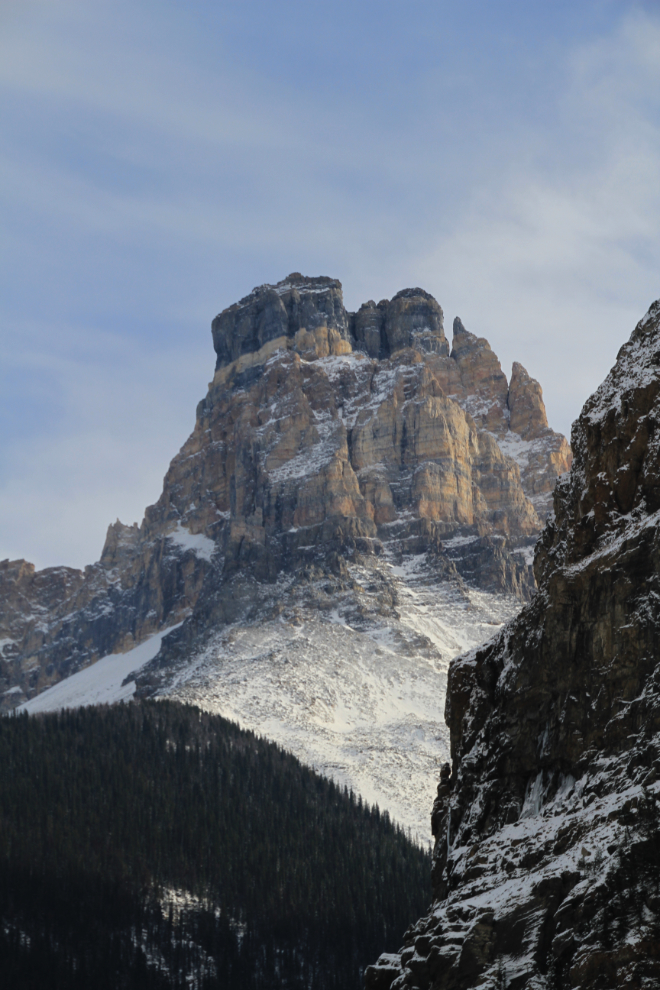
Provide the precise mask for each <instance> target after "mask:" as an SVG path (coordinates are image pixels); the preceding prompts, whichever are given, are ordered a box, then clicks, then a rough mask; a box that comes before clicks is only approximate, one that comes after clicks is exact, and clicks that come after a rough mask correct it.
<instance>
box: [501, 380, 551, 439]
mask: <svg viewBox="0 0 660 990" xmlns="http://www.w3.org/2000/svg"><path fill="white" fill-rule="evenodd" d="M507 405H508V407H509V427H510V429H511V432H512V433H517V434H518V436H521V437H522V438H523V440H533V439H534V438H535V437H539V436H542V434H543V432H544V431H545V430H547V429H548V417H547V416H546V412H545V405H544V403H543V390H542V389H541V386H540V385H539V383H538V382H537V381H536V379H534V378H532V377H531V375H529V374H528V373H527V372H526V371H525V369H524V368H523V366H522V364H519V363H518V362H517V361H514V362H513V369H512V372H511V382H510V384H509V394H508V397H507Z"/></svg>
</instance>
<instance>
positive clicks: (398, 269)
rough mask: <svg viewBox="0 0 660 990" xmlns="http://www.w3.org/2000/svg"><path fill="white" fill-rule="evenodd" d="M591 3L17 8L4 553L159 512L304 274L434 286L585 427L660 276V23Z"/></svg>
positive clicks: (351, 283)
mask: <svg viewBox="0 0 660 990" xmlns="http://www.w3.org/2000/svg"><path fill="white" fill-rule="evenodd" d="M587 6H588V7H589V13H590V18H588V17H587V16H586V14H585V16H584V17H582V18H581V17H580V16H579V12H576V11H575V9H574V8H569V7H568V6H566V7H564V6H563V5H558V6H557V7H556V8H553V9H552V10H550V9H548V10H547V11H543V12H540V13H539V12H537V14H536V15H535V14H534V13H533V12H532V11H530V8H529V7H528V6H527V5H522V4H518V3H517V2H514V0H512V2H510V3H507V4H503V5H498V11H497V13H496V12H494V11H493V5H491V4H488V3H486V2H485V0H482V2H480V0H470V2H468V3H465V4H463V5H458V4H451V3H444V4H437V3H429V2H426V0H420V2H416V3H414V4H410V3H407V4H403V3H398V2H394V0H392V2H389V0H388V2H383V3H373V2H371V0H369V2H365V4H364V5H361V6H360V7H359V8H356V7H354V6H353V7H350V6H349V5H348V4H347V3H344V2H343V0H342V2H339V3H336V4H333V5H325V4H319V5H317V6H315V7H314V8H312V7H310V5H304V4H302V3H298V2H294V0H291V2H289V0H287V2H284V3H283V4H282V5H278V8H277V16H276V12H275V8H274V5H272V4H266V3H262V2H261V0H250V2H248V3H246V4H243V5H240V9H239V8H238V6H237V5H233V4H222V3H221V4H209V3H206V2H203V0H195V2H193V3H191V4H188V5H185V7H183V6H182V5H179V4H175V3H170V2H168V0H163V2H162V3H161V4H159V5H156V4H154V3H152V2H151V0H140V2H138V3H131V4H129V3H124V2H122V0H118V2H115V3H113V4H110V3H105V2H99V3H97V4H93V5H90V4H87V3H82V2H67V0H61V2H58V3H57V4H53V3H51V2H39V0H26V2H25V3H24V4H6V5H5V6H4V7H3V9H2V12H0V29H1V30H0V99H1V100H2V104H3V111H4V114H3V119H4V120H5V121H6V125H5V128H4V135H3V136H4V141H3V148H2V151H1V152H0V187H1V188H2V189H3V190H5V195H4V199H3V202H2V208H3V213H4V217H5V222H4V223H3V228H4V233H3V235H1V236H2V240H1V241H0V250H2V261H3V265H2V268H3V275H2V276H0V277H1V278H2V280H3V285H4V288H3V293H2V299H3V302H2V304H1V309H0V316H1V317H2V341H1V346H2V348H3V354H4V355H5V357H4V360H3V376H4V377H3V383H2V391H1V394H0V412H1V415H2V420H1V425H2V426H3V431H2V437H3V441H2V449H1V450H0V467H1V469H2V479H1V481H0V557H2V556H7V555H9V556H17V555H21V556H27V557H28V558H32V559H36V560H37V561H38V562H39V563H40V564H46V563H57V562H62V563H63V562H66V563H75V564H77V565H82V564H84V563H87V562H90V561H91V560H92V559H95V558H97V557H98V555H99V552H100V547H101V544H102V541H103V536H104V533H105V528H106V526H107V524H108V523H109V522H110V521H112V520H113V519H114V518H115V517H116V516H117V515H119V516H121V517H125V519H127V520H128V521H133V520H134V519H138V518H141V515H142V512H143V509H144V507H145V505H146V504H147V503H148V502H150V501H153V500H154V499H155V498H156V497H157V495H158V490H159V485H160V479H161V478H162V476H163V474H164V472H165V469H166V467H167V463H168V461H169V459H170V458H171V457H172V456H173V455H174V454H175V453H176V450H177V449H178V446H179V445H180V443H181V441H182V440H183V438H184V437H185V435H186V433H187V432H188V431H189V429H190V428H191V426H192V421H191V420H192V416H193V413H194V405H195V402H196V401H197V400H198V399H199V398H201V397H202V395H203V392H204V390H205V387H206V382H207V381H208V379H209V377H210V375H211V372H212V367H213V353H212V348H211V341H210V333H209V323H210V320H211V319H212V317H213V316H214V315H215V313H216V312H218V311H219V310H220V309H221V308H223V307H224V306H226V305H229V304H230V303H231V302H233V301H235V300H236V299H237V298H239V297H240V296H242V295H244V294H245V293H246V292H248V291H249V290H250V289H251V288H252V286H253V285H255V284H258V283H260V282H263V281H273V280H276V279H278V278H281V277H283V276H284V275H286V274H287V273H288V272H289V271H293V270H302V271H304V272H308V273H310V274H320V273H326V274H330V275H334V276H336V277H339V278H341V279H342V281H343V283H344V288H345V296H346V302H347V305H349V307H355V306H357V305H359V304H360V302H362V301H364V300H365V299H367V298H376V299H378V298H382V297H384V296H391V295H392V294H393V293H394V292H396V291H397V290H398V289H400V288H402V287H403V286H405V285H409V284H421V285H423V286H425V287H426V288H428V289H429V290H430V291H432V292H433V293H434V294H435V295H436V297H437V298H438V300H439V301H440V303H441V304H442V305H443V307H444V309H445V311H446V314H447V316H448V317H449V319H451V317H452V316H453V315H455V314H456V313H460V315H461V317H462V318H463V320H464V321H465V323H466V325H468V327H469V328H470V329H473V330H474V331H475V332H477V333H480V334H483V335H486V336H488V337H489V339H490V340H491V343H492V345H493V347H494V349H495V350H496V351H497V353H498V354H499V355H500V357H501V358H502V360H503V363H504V365H505V370H508V366H509V365H510V362H511V361H512V360H520V361H522V362H523V364H525V365H526V366H527V367H528V370H529V371H530V373H531V374H533V375H535V376H536V377H538V378H539V379H540V380H541V381H542V384H543V387H544V391H545V396H546V400H547V404H548V408H549V412H550V416H551V421H552V423H553V425H555V426H556V427H557V428H559V429H562V430H563V431H566V432H567V431H568V430H569V428H570V422H571V420H572V419H573V418H574V416H575V415H577V413H578V411H579V408H580V406H581V404H582V402H583V401H584V399H585V398H586V396H587V395H588V393H589V392H590V391H591V390H592V389H593V387H594V386H595V385H596V384H597V383H598V382H599V381H600V380H601V379H602V377H603V375H604V374H605V372H606V371H607V369H608V368H609V366H610V364H611V363H612V361H613V359H614V356H615V354H616V350H617V349H618V346H619V345H620V344H621V343H622V339H623V337H624V336H626V335H627V334H628V333H629V331H630V329H631V328H632V325H633V324H634V322H635V320H636V319H637V318H639V316H641V315H642V311H643V309H644V308H645V307H646V306H647V305H648V303H649V302H650V301H651V299H652V298H654V296H656V295H660V291H659V287H658V285H657V271H658V260H659V257H658V256H659V253H660V235H659V234H658V230H660V224H659V223H658V221H659V220H660V194H659V192H658V190H660V183H659V182H658V179H659V178H660V176H659V175H658V171H659V164H658V163H659V161H660V154H659V152H660V129H659V127H660V115H659V113H658V109H659V108H658V100H657V98H656V93H657V92H658V86H657V83H658V75H659V74H660V58H659V57H658V55H659V54H660V16H659V15H658V13H657V12H656V11H655V10H654V8H653V7H652V6H648V7H644V6H640V5H626V4H623V5H615V4H609V3H596V2H594V3H592V4H588V5H587ZM331 8H332V9H331ZM543 18H545V20H543ZM21 400H22V401H21ZM26 400H27V401H26ZM21 407H23V408H21Z"/></svg>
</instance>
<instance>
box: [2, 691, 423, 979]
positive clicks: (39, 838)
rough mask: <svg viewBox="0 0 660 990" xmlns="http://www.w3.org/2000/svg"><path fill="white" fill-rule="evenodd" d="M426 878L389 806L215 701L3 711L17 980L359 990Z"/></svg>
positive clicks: (11, 945)
mask: <svg viewBox="0 0 660 990" xmlns="http://www.w3.org/2000/svg"><path fill="white" fill-rule="evenodd" d="M429 874H430V857H429V854H428V853H427V852H425V851H424V850H422V849H420V848H418V847H416V846H414V845H413V844H412V843H410V842H409V841H408V839H407V838H406V836H405V834H404V833H403V831H402V830H401V829H400V828H399V827H397V826H396V825H394V824H393V823H392V822H391V821H390V820H389V818H388V816H387V815H386V814H380V813H379V811H378V810H377V809H376V808H371V807H368V806H367V805H365V804H364V803H363V802H362V801H361V800H360V799H356V798H355V796H354V795H352V794H349V793H348V792H346V791H345V790H342V789H341V788H339V787H338V786H336V785H335V784H333V783H332V782H331V781H328V780H326V779H325V778H323V777H320V776H318V775H317V774H315V773H314V772H313V771H311V770H309V769H308V768H306V767H304V766H303V765H302V764H300V763H299V762H298V761H297V760H296V759H295V758H294V757H293V756H291V755H290V754H288V753H286V752H284V751H283V750H281V749H280V748H279V747H277V746H276V745H274V744H272V743H270V742H267V741H266V740H263V739H260V738H258V737H256V736H255V735H253V734H252V733H248V732H244V731H242V730H240V729H239V728H238V726H236V725H234V724H233V723H230V722H228V721H226V720H225V719H222V718H221V717H219V716H214V715H209V714H206V713H203V712H201V711H199V710H198V709H196V708H193V707H190V706H184V705H180V704H176V703H171V702H167V701H161V702H141V703H131V704H129V705H120V706H115V707H112V708H83V709H78V710H73V711H68V712H63V713H60V714H52V715H46V716H41V717H34V716H32V717H28V716H18V717H13V718H4V719H2V720H0V913H1V915H2V926H1V929H0V972H2V973H3V985H5V986H8V987H13V986H15V987H19V986H20V987H21V988H26V990H29V988H33V987H34V988H58V990H59V988H62V990H64V988H67V990H68V988H78V987H80V988H81V990H82V988H88V987H89V986H91V985H93V986H94V987H95V988H98V990H105V988H108V990H109V988H113V990H114V988H136V990H137V988H138V987H140V988H154V990H160V988H178V987H184V986H185V987H191V986H193V987H199V988H203V990H212V988H223V990H225V988H226V990H234V988H237V990H238V988H241V990H251V988H254V990H262V988H263V990H267V988H285V987H286V988H291V990H297V988H301V990H302V988H314V990H315V988H319V990H325V988H328V990H331V988H337V990H339V988H341V990H349V988H352V987H355V988H358V987H360V986H361V973H362V970H363V968H364V966H365V965H366V964H368V963H369V962H372V961H373V959H375V958H376V957H377V956H378V954H379V953H380V952H383V951H393V950H395V949H396V948H397V947H398V946H399V945H400V944H401V939H402V935H403V932H404V930H405V929H406V928H407V926H408V925H409V924H410V922H411V921H412V920H413V919H415V918H416V917H418V916H419V914H420V913H421V912H422V911H423V910H424V909H425V908H426V907H427V905H428V901H429V894H430V890H429V888H430V881H429Z"/></svg>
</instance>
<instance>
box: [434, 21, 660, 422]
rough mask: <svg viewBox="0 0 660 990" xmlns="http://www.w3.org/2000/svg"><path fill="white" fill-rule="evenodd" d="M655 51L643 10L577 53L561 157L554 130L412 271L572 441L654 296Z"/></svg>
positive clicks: (658, 180)
mask: <svg viewBox="0 0 660 990" xmlns="http://www.w3.org/2000/svg"><path fill="white" fill-rule="evenodd" d="M656 52H660V22H659V21H658V20H657V19H655V18H651V17H649V16H647V15H642V14H639V13H638V14H636V15H635V16H634V17H631V18H630V19H629V20H627V21H625V22H624V23H623V25H622V26H621V29H620V30H619V32H617V34H616V36H614V37H610V38H608V39H599V40H598V41H597V42H595V43H593V44H591V45H588V46H585V47H584V48H582V49H580V50H579V51H576V52H574V53H573V54H572V57H571V59H570V60H569V66H568V71H567V75H566V80H565V87H564V89H563V91H562V92H561V93H560V94H558V104H559V106H560V109H561V116H562V119H561V131H562V134H561V137H562V141H563V143H562V147H561V149H557V148H555V147H553V143H554V142H556V141H557V133H556V131H555V130H549V131H548V133H547V134H546V136H545V141H542V140H539V135H538V134H536V135H534V159H533V160H532V161H529V160H526V161H525V162H524V167H523V168H521V167H520V166H519V164H518V162H517V161H516V157H515V154H512V161H511V163H510V166H509V168H508V169H505V170H503V171H502V172H500V173H498V174H496V175H493V176H492V177H491V179H490V181H489V183H488V184H487V185H486V186H485V187H483V188H480V189H477V190H475V191H474V193H473V195H472V198H471V200H470V201H469V203H468V205H467V206H466V209H465V211H464V213H463V215H462V216H461V217H460V218H459V222H458V223H457V224H456V226H455V228H454V229H452V230H451V231H450V232H448V233H447V234H445V235H444V236H443V238H442V239H440V240H439V242H438V244H437V245H436V247H435V248H434V250H432V251H431V252H430V253H429V254H428V255H426V256H424V257H421V258H418V259H417V261H416V264H417V267H418V270H419V271H420V273H422V278H423V280H424V282H425V284H428V285H430V286H433V288H434V289H435V290H436V291H437V292H438V295H439V296H440V297H444V298H445V300H446V299H448V298H449V299H450V301H451V304H452V305H453V306H454V307H455V309H456V310H457V311H460V315H461V316H462V318H463V319H464V321H465V323H466V325H467V326H468V327H470V328H472V329H474V330H475V331H476V332H478V333H480V334H483V335H485V336H488V337H489V339H490V340H491V342H492V344H493V346H494V348H495V349H496V351H498V353H499V355H500V357H501V358H502V359H503V360H504V363H505V365H508V366H510V363H511V361H512V360H519V361H521V362H522V363H523V364H526V365H528V370H529V371H530V373H531V374H532V375H534V376H536V377H537V378H539V379H540V380H541V382H542V384H543V386H544V390H545V397H546V402H547V405H548V409H549V413H550V417H551V421H552V423H553V425H555V427H556V428H558V429H561V430H562V431H563V432H566V433H568V432H569V430H570V423H571V421H572V419H573V418H575V416H577V414H578V412H579V410H580V407H581V405H582V403H583V402H584V401H585V399H586V398H587V396H588V395H589V394H590V393H591V391H593V389H594V388H595V387H596V386H597V385H598V384H599V383H600V381H601V380H602V379H603V378H604V376H605V375H606V373H607V371H608V370H609V368H610V367H611V365H612V364H613V363H614V360H615V358H616V354H617V351H618V349H619V347H620V346H621V344H622V343H623V342H624V340H625V339H627V337H628V336H629V334H630V333H631V331H632V329H633V327H634V325H635V323H636V322H637V320H638V319H640V318H641V316H642V315H643V313H644V311H645V309H646V307H647V306H648V305H649V304H650V303H651V302H652V301H653V299H655V298H656V297H657V296H659V295H660V280H659V278H658V272H659V271H660V235H659V231H660V120H659V118H658V113H657V109H658V106H657V104H658V98H657V97H656V95H655V94H656V93H657V78H658V75H659V74H660V63H659V61H658V60H657V59H656V58H655V57H654V56H655V53H656ZM654 97H655V99H654ZM585 131H587V132H588V133H587V135H586V137H585ZM512 152H515V149H512ZM505 370H508V368H506V367H505Z"/></svg>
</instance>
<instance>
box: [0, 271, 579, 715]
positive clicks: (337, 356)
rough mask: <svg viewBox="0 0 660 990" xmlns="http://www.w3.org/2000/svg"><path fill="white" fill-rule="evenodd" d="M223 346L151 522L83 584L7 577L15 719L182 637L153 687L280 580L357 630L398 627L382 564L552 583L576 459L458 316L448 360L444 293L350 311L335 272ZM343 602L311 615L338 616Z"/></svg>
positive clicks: (293, 281)
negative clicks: (81, 673)
mask: <svg viewBox="0 0 660 990" xmlns="http://www.w3.org/2000/svg"><path fill="white" fill-rule="evenodd" d="M213 342H214V347H215V350H216V354H217V364H216V372H215V376H214V378H213V381H212V382H211V384H210V386H209V390H208V394H207V396H206V398H205V399H204V400H203V401H202V402H201V403H200V404H199V406H198V409H197V422H196V425H195V429H194V431H193V433H192V435H191V437H190V438H189V439H188V441H187V442H186V443H185V444H184V446H183V448H182V449H181V451H180V452H179V454H178V455H177V456H176V457H175V458H174V460H173V461H172V463H171V465H170V468H169V471H168V473H167V475H166V478H165V483H164V487H163V494H162V495H161V497H160V499H159V500H158V502H157V503H156V504H155V505H154V506H151V507H149V508H148V509H147V510H146V513H145V518H144V520H143V522H142V524H141V525H140V526H139V527H138V526H137V525H134V526H124V525H122V524H121V523H120V522H117V523H116V524H114V525H113V526H111V527H110V528H109V530H108V536H107V540H106V545H105V547H104V550H103V553H102V556H101V559H100V561H99V562H98V563H96V564H94V565H91V566H90V567H88V568H86V569H85V571H84V572H80V571H75V570H73V569H69V568H51V569H48V570H47V571H43V572H40V573H36V574H35V572H34V569H33V568H31V565H29V564H26V563H25V562H24V561H12V562H9V561H6V562H4V563H3V564H2V565H1V566H0V580H1V581H2V592H3V604H2V606H0V639H2V645H3V653H2V660H1V664H2V666H1V667H0V676H1V678H2V685H0V689H1V690H2V691H4V692H5V693H4V694H3V695H2V703H3V706H4V708H5V709H7V708H10V707H13V706H14V705H15V704H16V703H18V702H20V701H23V700H24V699H25V698H26V697H32V696H34V695H35V694H36V693H38V692H40V691H42V690H43V689H44V688H46V687H48V686H49V685H51V684H53V683H54V682H56V681H57V680H59V679H61V678H62V677H65V676H68V675H69V674H71V673H73V672H74V671H76V670H78V669H80V668H81V667H84V666H86V665H87V664H89V663H91V662H94V661H95V660H96V659H98V658H100V657H102V656H105V655H107V654H111V653H115V652H122V651H126V650H128V649H130V648H131V647H133V646H134V645H135V644H136V643H139V642H141V641H142V640H144V639H145V637H147V636H148V635H150V634H152V633H154V632H156V631H158V630H162V629H164V628H165V627H169V626H172V625H175V624H178V623H181V622H183V626H182V628H181V629H180V630H179V631H178V632H177V635H176V637H174V638H170V640H168V643H169V647H168V650H169V652H168V651H167V650H165V651H164V652H163V654H162V655H161V656H160V658H159V661H158V663H157V664H156V663H154V665H153V666H152V668H151V671H150V672H147V673H145V675H144V676H143V678H142V680H141V682H140V689H141V690H142V691H143V692H144V693H149V692H150V691H153V690H156V689H157V688H159V687H162V685H163V684H164V683H165V681H166V680H167V676H168V674H167V671H168V669H169V666H168V665H169V664H170V661H171V660H172V659H173V658H174V657H175V655H178V656H179V657H180V656H188V655H189V654H190V650H191V648H192V647H193V646H194V645H196V644H199V643H200V642H201V641H202V640H203V639H204V637H206V636H208V635H209V633H210V630H212V629H216V628H218V627H219V626H223V625H226V624H228V623H232V622H235V621H237V620H238V619H245V618H246V617H249V615H250V614H251V610H252V612H253V613H254V614H256V613H255V611H254V610H255V608H256V607H257V605H258V604H259V603H260V602H263V601H265V600H269V591H268V589H269V588H271V589H272V587H273V584H274V582H276V581H278V580H279V579H280V578H281V576H282V575H287V576H289V577H290V579H291V581H293V583H294V585H295V587H296V588H304V589H307V590H308V589H309V588H310V587H311V586H313V587H314V588H319V587H321V586H322V585H323V582H325V583H326V585H327V586H328V587H330V586H331V587H333V588H335V593H336V594H342V595H349V596H352V599H353V603H354V608H353V612H354V614H355V616H356V618H355V621H356V622H358V624H359V623H360V622H368V621H369V616H370V615H372V614H374V613H380V614H392V613H394V612H396V609H397V592H396V588H395V584H394V582H393V581H392V579H391V575H390V574H389V572H388V570H387V568H386V567H385V564H384V561H385V558H388V559H389V558H390V557H392V558H393V560H394V559H396V558H397V555H398V557H399V558H400V557H401V555H402V554H406V553H407V554H418V555H419V554H427V555H428V557H429V566H430V570H431V571H432V572H433V573H434V575H435V577H436V579H443V580H451V581H454V582H455V583H456V585H457V587H460V586H461V582H462V581H463V580H467V581H469V582H472V583H473V584H475V585H478V586H480V587H482V588H487V589H489V590H493V591H499V592H506V593H509V594H513V595H516V596H518V597H519V598H520V599H524V598H526V597H529V594H530V593H531V591H532V590H533V587H534V579H533V576H532V573H531V568H530V566H529V565H528V559H527V558H528V554H529V551H530V548H531V546H532V545H533V543H534V542H535V540H536V538H537V535H538V533H539V531H540V529H541V525H542V520H543V519H544V518H545V516H546V515H547V512H548V511H549V500H550V492H551V489H552V486H553V484H554V480H555V478H556V476H557V474H560V473H562V472H563V471H565V470H566V469H567V467H568V465H569V463H570V456H571V455H570V450H569V448H568V445H567V443H566V441H565V440H564V438H563V437H561V436H560V435H559V434H556V433H553V431H552V430H550V429H549V427H548V425H547V420H546V418H545V411H544V408H543V402H542V399H541V390H540V386H539V385H538V383H536V382H534V380H533V379H531V378H529V376H528V375H527V374H526V372H525V371H524V369H522V368H521V367H520V366H516V368H515V369H514V376H513V378H512V382H511V385H510V386H509V385H508V383H507V380H506V376H505V375H504V374H503V372H502V369H501V367H500V365H499V362H498V360H497V357H496V356H495V354H494V353H493V352H492V350H491V349H490V346H489V344H488V342H487V341H485V340H484V339H483V338H477V337H475V336H474V335H473V334H471V333H469V332H468V331H466V330H465V328H464V327H463V325H462V323H461V322H460V320H457V321H455V324H454V333H453V343H452V346H451V349H450V345H449V342H448V340H447V338H446V337H445V333H444V327H443V314H442V310H441V308H440V306H439V305H438V303H437V302H436V301H435V300H434V299H433V297H432V296H430V295H429V294H428V293H427V292H425V291H424V290H422V289H417V288H413V289H405V290H403V291H402V292H399V293H398V294H397V295H396V296H395V297H394V298H393V299H392V300H389V301H388V300H383V301H381V302H379V303H378V304H376V303H374V302H371V301H370V302H368V303H366V304H365V305H364V306H362V307H361V308H360V309H359V310H358V312H357V313H348V312H347V311H346V310H345V308H344V305H343V299H342V291H341V284H340V283H339V282H338V281H337V280H336V279H330V278H325V277H321V278H304V277H303V276H302V275H299V274H293V275H291V276H289V277H288V278H287V279H285V280H284V281H283V282H280V283H278V284H277V285H275V286H270V285H265V286H260V287H258V288H257V289H255V290H254V291H253V292H252V293H251V294H250V295H249V296H247V297H245V298H244V299H242V300H241V301H240V302H239V303H237V304H235V305H234V306H231V307H229V309H227V310H225V311H224V312H223V313H221V314H220V315H219V316H218V317H217V318H216V319H215V320H214V321H213ZM512 415H513V417H514V424H515V425H516V428H517V429H519V430H520V431H521V432H519V433H515V432H512V428H511V416H512ZM351 561H352V562H354V563H355V562H357V563H359V564H360V566H365V567H367V569H368V570H369V572H370V573H371V575H372V578H370V580H373V582H375V583H374V587H377V588H378V592H377V594H376V595H375V597H374V596H371V597H370V598H369V597H368V596H367V595H366V593H365V591H364V587H363V586H362V585H360V584H359V582H357V581H356V580H355V579H354V578H352V577H351V574H350V572H349V570H348V569H347V563H348V562H351ZM391 562H392V561H390V563H391ZM305 595H306V596H307V597H306V601H307V603H308V604H309V595H308V594H307V591H305ZM270 597H272V596H270ZM293 597H294V598H295V595H293ZM328 597H329V596H328V595H327V594H326V593H325V592H323V594H321V592H319V593H318V594H317V595H316V598H315V599H314V600H315V601H316V603H317V604H318V607H319V608H325V609H326V611H327V610H328V609H331V607H332V606H331V602H330V604H328ZM331 597H332V596H330V599H331ZM289 598H290V599H291V595H290V596H289ZM312 598H314V595H312ZM312 604H314V602H312ZM269 607H271V606H269ZM274 607H275V606H272V608H274ZM291 609H292V610H294V611H295V608H294V606H293V605H291ZM274 614H275V615H276V613H274ZM287 614H288V613H287ZM292 614H293V613H292Z"/></svg>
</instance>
